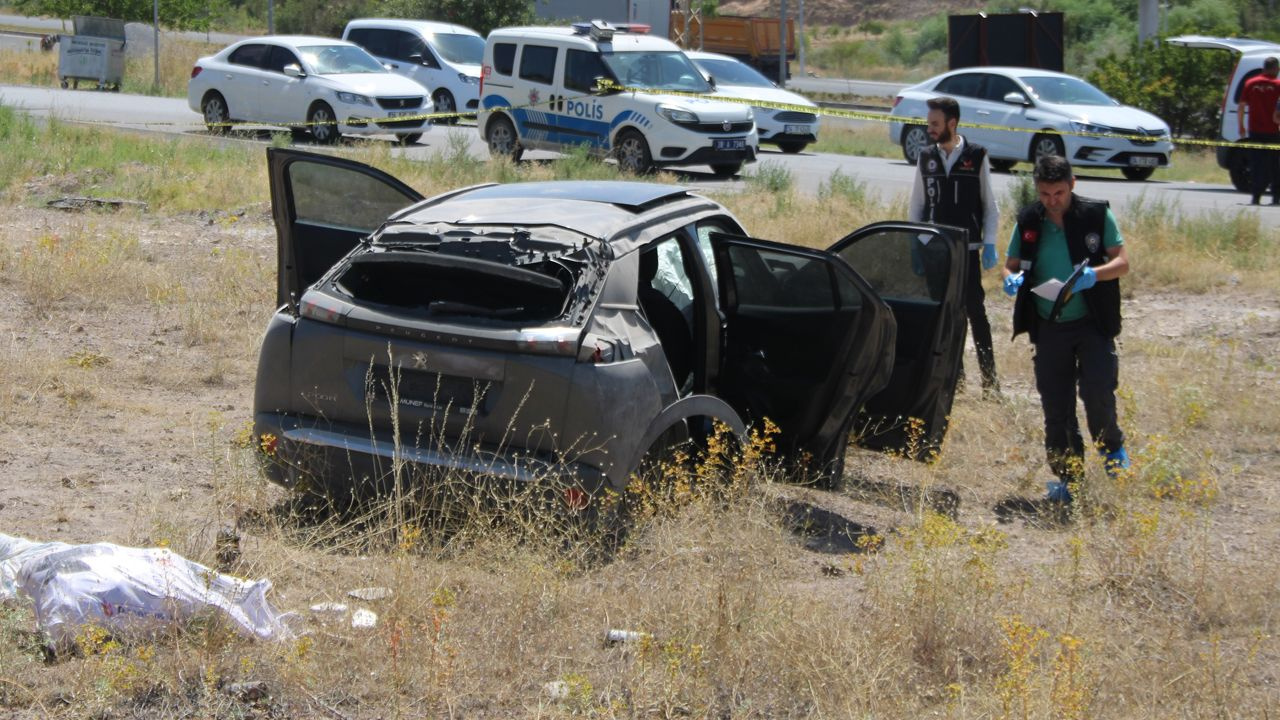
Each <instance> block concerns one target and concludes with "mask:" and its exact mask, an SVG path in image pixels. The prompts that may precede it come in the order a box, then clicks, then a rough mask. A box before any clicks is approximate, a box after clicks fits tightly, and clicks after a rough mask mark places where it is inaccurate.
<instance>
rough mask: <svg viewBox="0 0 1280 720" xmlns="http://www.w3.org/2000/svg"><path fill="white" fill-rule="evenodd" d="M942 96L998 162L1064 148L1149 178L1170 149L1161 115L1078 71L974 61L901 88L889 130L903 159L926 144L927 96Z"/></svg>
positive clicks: (1086, 160) (1070, 155)
mask: <svg viewBox="0 0 1280 720" xmlns="http://www.w3.org/2000/svg"><path fill="white" fill-rule="evenodd" d="M943 96H946V97H952V98H955V100H956V101H957V102H959V103H960V123H961V128H960V133H961V134H962V135H964V137H965V138H966V139H968V140H972V141H973V142H976V143H978V144H980V145H984V146H986V148H987V153H988V156H989V157H990V158H991V167H992V168H994V169H996V170H1007V169H1009V168H1010V167H1013V164H1014V163H1016V162H1022V161H1027V162H1035V161H1036V159H1038V158H1039V157H1040V156H1042V155H1062V156H1063V157H1066V158H1067V159H1068V160H1070V161H1071V164H1072V165H1077V166H1092V167H1108V168H1119V169H1120V171H1121V172H1123V173H1124V176H1125V177H1126V178H1129V179H1130V180H1146V179H1147V178H1149V177H1151V174H1152V173H1154V172H1155V171H1156V168H1161V167H1167V166H1168V165H1169V161H1170V156H1171V155H1172V153H1173V142H1172V140H1171V139H1170V137H1169V126H1168V125H1167V124H1166V123H1165V122H1164V121H1163V120H1161V119H1160V118H1158V117H1156V116H1155V115H1152V114H1151V113H1149V112H1146V111H1144V110H1139V109H1138V108H1135V107H1130V106H1128V105H1121V104H1120V103H1119V102H1117V101H1116V100H1114V99H1112V98H1111V97H1109V96H1107V94H1106V93H1104V92H1102V91H1101V90H1099V89H1098V88H1096V87H1094V86H1092V85H1090V84H1089V83H1087V82H1085V81H1083V80H1081V79H1080V78H1077V77H1074V76H1071V75H1067V74H1064V73H1060V72H1053V71H1051V70H1039V69H1036V68H1018V67H972V68H964V69H962V70H952V71H951V72H948V73H943V74H941V75H938V76H936V77H933V78H930V79H928V80H925V81H924V82H922V83H920V84H918V85H912V86H911V87H909V88H906V89H904V90H902V91H901V92H900V93H898V96H897V97H896V98H895V99H894V101H893V110H892V112H891V113H890V115H891V117H892V120H891V121H890V123H889V138H890V140H892V141H893V142H894V143H900V144H901V145H902V155H903V157H905V158H906V159H907V161H908V162H911V163H915V161H916V158H917V157H919V154H920V151H921V150H922V149H924V148H926V147H928V146H929V144H930V140H929V135H928V134H927V133H926V132H925V127H924V123H923V120H924V118H925V116H926V115H927V114H928V110H929V109H928V106H927V105H926V104H925V103H926V102H927V101H928V100H930V99H932V98H936V97H943ZM965 123H976V124H978V125H979V126H978V127H965V126H964V124H965Z"/></svg>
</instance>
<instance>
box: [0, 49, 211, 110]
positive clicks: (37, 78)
mask: <svg viewBox="0 0 1280 720" xmlns="http://www.w3.org/2000/svg"><path fill="white" fill-rule="evenodd" d="M149 47H150V46H148V48H149ZM223 47H225V46H223V45H218V44H216V43H205V42H194V41H191V40H177V39H168V38H165V39H162V40H161V42H160V63H159V71H160V72H159V76H158V77H159V84H158V85H157V83H156V79H157V74H156V59H155V56H154V55H152V54H151V53H150V52H148V53H147V55H145V56H132V55H130V56H127V57H126V58H125V66H124V78H123V80H122V82H121V87H120V90H121V92H126V93H141V94H144V95H162V96H169V97H185V96H186V94H187V80H189V79H190V78H191V66H192V65H193V64H194V63H195V61H196V59H197V58H200V57H203V56H205V55H212V54H214V53H216V52H218V51H219V50H221V49H222V48H223ZM0 78H3V79H4V82H6V83H12V84H17V85H36V86H46V87H57V86H58V84H59V80H60V79H61V78H60V77H59V75H58V49H57V46H54V49H53V50H52V51H50V52H39V53H36V52H26V51H13V50H9V51H3V52H0ZM94 85H95V83H94V82H92V81H81V82H80V83H79V87H80V88H86V89H87V88H92V87H93V86H94Z"/></svg>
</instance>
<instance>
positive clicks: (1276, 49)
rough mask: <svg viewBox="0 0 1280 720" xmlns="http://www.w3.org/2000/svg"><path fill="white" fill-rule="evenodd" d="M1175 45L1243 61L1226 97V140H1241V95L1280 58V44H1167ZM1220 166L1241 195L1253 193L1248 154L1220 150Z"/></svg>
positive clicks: (1190, 39)
mask: <svg viewBox="0 0 1280 720" xmlns="http://www.w3.org/2000/svg"><path fill="white" fill-rule="evenodd" d="M1165 42H1167V43H1169V44H1171V45H1180V46H1182V47H1189V48H1201V49H1206V50H1230V51H1231V52H1234V53H1237V54H1238V55H1239V56H1240V57H1239V59H1238V60H1237V61H1236V67H1235V70H1233V71H1232V72H1231V77H1230V78H1228V79H1227V87H1226V94H1225V95H1223V97H1222V139H1223V140H1226V141H1227V142H1238V141H1239V140H1240V118H1239V113H1240V94H1241V92H1242V91H1243V90H1244V83H1245V81H1246V80H1248V79H1249V78H1252V77H1254V76H1255V75H1258V74H1260V73H1261V72H1262V63H1263V61H1264V60H1266V59H1267V58H1269V57H1280V43H1274V42H1271V41H1269V40H1251V39H1249V38H1219V37H1205V36H1203V35H1179V36H1177V37H1171V38H1168V39H1166V40H1165ZM1218 165H1219V166H1220V167H1222V168H1223V169H1225V170H1226V171H1227V172H1228V173H1230V174H1231V184H1232V185H1234V186H1235V188H1236V189H1237V190H1239V191H1240V192H1250V190H1251V189H1252V188H1251V187H1250V181H1249V160H1248V153H1246V152H1244V151H1243V150H1239V149H1236V148H1233V147H1230V146H1227V147H1222V146H1220V147H1218Z"/></svg>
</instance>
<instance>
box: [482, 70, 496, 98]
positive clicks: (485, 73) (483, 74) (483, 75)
mask: <svg viewBox="0 0 1280 720" xmlns="http://www.w3.org/2000/svg"><path fill="white" fill-rule="evenodd" d="M490 72H493V68H492V67H491V66H489V65H485V66H483V67H482V68H480V99H481V100H484V79H485V78H487V77H489V73H490Z"/></svg>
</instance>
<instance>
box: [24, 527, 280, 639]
mask: <svg viewBox="0 0 1280 720" xmlns="http://www.w3.org/2000/svg"><path fill="white" fill-rule="evenodd" d="M270 589H271V581H269V580H258V581H256V582H252V581H249V580H243V579H241V578H237V577H234V576H231V575H223V574H221V573H218V572H216V571H214V570H212V569H210V568H207V567H205V566H204V565H201V564H199V563H195V562H192V561H190V560H187V559H186V558H184V557H182V556H180V555H176V554H174V553H173V552H171V551H169V550H166V549H164V548H130V547H122V546H120V545H114V544H111V543H94V544H91V545H68V544H67V543H60V542H46V543H40V542H33V541H31V540H27V539H24V538H19V537H13V536H11V535H5V534H3V533H0V601H13V600H22V599H24V598H29V599H30V600H31V601H32V603H33V604H34V606H35V615H36V624H37V626H38V627H39V629H40V630H41V631H42V632H43V633H44V634H45V636H46V638H47V640H48V642H49V645H50V647H52V648H54V649H65V648H68V647H70V646H71V645H72V644H73V643H74V641H75V638H76V636H77V634H78V633H80V632H81V630H82V629H83V628H84V627H85V626H86V625H91V626H94V627H98V628H102V629H103V630H105V631H107V632H109V633H111V634H112V635H116V636H135V637H136V636H145V635H148V634H151V633H153V632H155V631H157V630H160V629H164V628H170V627H172V626H173V625H174V623H179V624H181V623H185V622H186V621H188V620H191V619H193V618H195V617H198V616H217V617H221V618H222V619H224V620H225V621H227V622H228V623H229V624H230V625H231V626H232V627H234V628H235V629H236V630H237V631H239V632H240V633H241V634H243V635H245V636H247V637H253V638H259V639H263V640H269V639H272V640H280V639H286V638H290V637H292V636H293V633H292V632H291V631H290V629H289V627H288V625H287V622H288V620H289V619H290V618H291V617H292V614H281V613H278V612H276V610H275V609H274V608H272V607H271V604H270V603H269V602H268V601H267V598H266V594H267V591H268V590H270Z"/></svg>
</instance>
